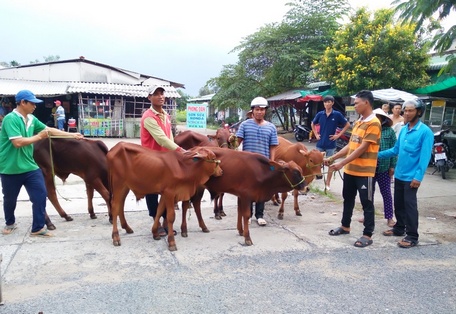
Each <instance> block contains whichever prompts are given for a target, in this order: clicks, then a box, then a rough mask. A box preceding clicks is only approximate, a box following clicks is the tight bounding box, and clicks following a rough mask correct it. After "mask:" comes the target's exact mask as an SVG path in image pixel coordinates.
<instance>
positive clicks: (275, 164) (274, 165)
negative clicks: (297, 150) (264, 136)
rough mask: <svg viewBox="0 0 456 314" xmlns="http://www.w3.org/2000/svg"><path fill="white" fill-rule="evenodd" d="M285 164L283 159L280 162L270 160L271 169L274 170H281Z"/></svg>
mask: <svg viewBox="0 0 456 314" xmlns="http://www.w3.org/2000/svg"><path fill="white" fill-rule="evenodd" d="M281 162H282V163H281ZM283 165H284V161H283V160H280V161H279V162H276V161H274V160H270V161H269V169H271V171H274V170H277V171H281V170H283V168H284V167H283Z"/></svg>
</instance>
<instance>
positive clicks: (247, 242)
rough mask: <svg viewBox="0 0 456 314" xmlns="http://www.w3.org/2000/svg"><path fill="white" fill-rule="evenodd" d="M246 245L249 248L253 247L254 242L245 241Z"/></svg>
mask: <svg viewBox="0 0 456 314" xmlns="http://www.w3.org/2000/svg"><path fill="white" fill-rule="evenodd" d="M245 245H247V246H251V245H253V242H252V240H245Z"/></svg>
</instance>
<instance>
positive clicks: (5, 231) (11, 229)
mask: <svg viewBox="0 0 456 314" xmlns="http://www.w3.org/2000/svg"><path fill="white" fill-rule="evenodd" d="M16 229H17V225H16V224H12V225H9V226H8V225H6V226H5V228H3V230H2V234H4V235H8V234H11V233H13V232H14V230H16Z"/></svg>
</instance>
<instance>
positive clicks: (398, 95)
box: [352, 88, 418, 102]
mask: <svg viewBox="0 0 456 314" xmlns="http://www.w3.org/2000/svg"><path fill="white" fill-rule="evenodd" d="M372 94H373V95H374V99H377V100H384V101H391V102H404V101H406V100H409V99H416V98H418V97H417V96H416V95H413V94H410V93H407V92H404V91H401V90H398V89H394V88H386V89H378V90H373V91H372ZM352 97H353V98H355V96H354V95H353V96H352Z"/></svg>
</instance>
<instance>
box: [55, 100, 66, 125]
mask: <svg viewBox="0 0 456 314" xmlns="http://www.w3.org/2000/svg"><path fill="white" fill-rule="evenodd" d="M54 104H55V106H56V107H57V110H56V111H55V113H54V116H55V118H56V120H57V129H59V130H61V131H63V130H64V125H65V109H64V108H63V107H62V103H61V102H60V100H56V101H54Z"/></svg>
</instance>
